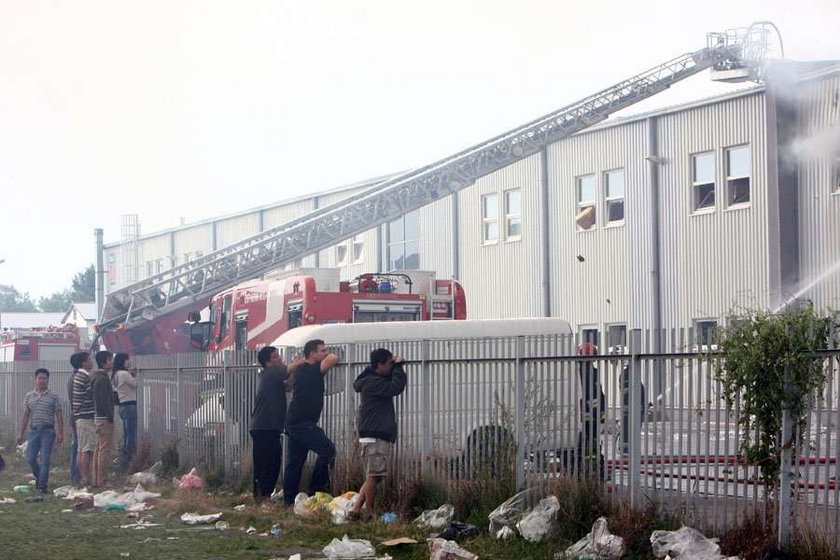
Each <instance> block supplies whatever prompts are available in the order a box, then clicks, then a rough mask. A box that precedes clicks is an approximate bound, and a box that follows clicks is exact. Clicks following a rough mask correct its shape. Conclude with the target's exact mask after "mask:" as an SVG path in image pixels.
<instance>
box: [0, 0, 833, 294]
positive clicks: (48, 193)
mask: <svg viewBox="0 0 840 560" xmlns="http://www.w3.org/2000/svg"><path fill="white" fill-rule="evenodd" d="M767 19H769V20H772V21H774V22H775V23H776V24H777V25H778V26H779V28H780V29H781V32H782V35H783V38H784V42H785V50H786V55H787V57H788V58H793V59H803V60H804V59H832V58H835V59H840V34H838V32H837V30H838V29H840V2H838V0H798V1H796V2H793V1H790V0H788V1H784V2H782V1H777V0H748V1H744V0H741V1H737V2H736V1H733V0H723V1H721V0H707V1H705V2H693V1H692V2H682V1H675V0H667V1H652V0H650V1H649V0H644V1H632V0H629V1H628V0H623V1H614V0H602V1H600V2H579V1H549V0H542V1H539V0H520V1H518V2H511V1H509V0H507V1H503V2H502V1H495V0H480V1H463V0H448V1H437V0H425V1H423V2H402V1H399V0H386V1H385V0H383V1H362V0H356V1H351V0H336V1H318V0H302V1H247V0H237V1H235V2H234V1H208V0H201V1H172V0H167V1H160V0H147V1H145V2H124V1H115V0H101V1H92V0H72V1H61V0H50V1H46V0H0V193H2V198H0V259H6V262H5V263H3V264H0V283H4V284H14V285H15V286H17V287H18V288H19V289H21V290H23V291H28V292H30V293H31V294H32V295H33V296H42V295H48V294H49V293H51V292H52V291H55V290H58V289H63V288H65V287H68V286H69V284H70V279H71V278H72V276H73V274H74V273H75V272H77V271H78V270H80V269H82V268H84V267H85V266H86V265H87V264H89V263H92V262H93V261H94V258H95V252H94V238H93V229H94V228H95V227H102V228H104V229H105V238H106V241H117V240H119V236H120V233H119V216H120V215H121V214H124V213H137V214H139V215H140V222H141V226H142V231H143V232H144V233H149V232H152V231H156V230H159V229H164V228H167V227H171V226H174V225H176V224H178V223H179V219H180V218H182V217H183V218H186V219H187V220H188V221H191V220H198V219H203V218H208V217H211V216H215V215H220V214H225V213H230V212H235V211H239V210H244V209H247V208H250V207H253V206H258V205H262V204H266V203H270V202H274V201H278V200H282V199H284V198H287V197H291V196H296V195H300V194H303V193H308V192H312V191H315V190H323V189H327V188H331V187H335V186H339V185H343V184H347V183H351V182H354V181H357V180H361V179H366V178H370V177H374V176H377V175H381V174H385V173H389V172H392V171H397V170H401V169H406V168H409V167H413V166H417V165H420V164H423V163H427V162H429V161H431V160H434V159H437V158H439V157H442V156H445V155H447V154H448V153H451V152H454V151H456V150H459V149H461V148H464V147H467V146H470V145H472V144H475V143H478V142H480V141H482V140H483V139H486V138H489V137H490V136H492V135H495V134H497V133H500V132H503V131H505V130H507V129H510V128H512V127H514V126H516V125H518V124H521V123H524V122H525V121H527V120H529V119H531V118H534V117H536V116H539V115H541V114H544V113H547V112H549V111H552V110H554V109H556V108H559V107H561V106H563V105H565V104H567V103H569V102H572V101H574V100H576V99H578V98H580V97H582V96H585V95H587V94H589V93H592V92H594V91H596V90H597V89H600V88H603V87H606V86H609V85H611V84H613V83H615V82H617V81H620V80H621V79H624V78H626V77H629V76H631V75H633V74H635V73H637V72H638V71H642V70H645V69H647V68H648V67H651V66H654V65H656V64H659V63H661V62H664V61H665V60H667V59H669V58H672V57H674V56H677V55H679V54H682V53H684V52H688V51H693V50H697V49H699V48H702V47H703V46H705V33H706V32H708V31H717V30H724V29H727V28H730V27H736V26H745V25H748V24H749V23H751V22H753V21H758V20H767ZM725 88H726V86H722V85H720V84H715V83H711V82H710V81H709V80H708V78H707V75H706V74H705V73H704V74H703V75H702V76H698V77H696V78H693V79H692V80H690V81H689V83H686V84H682V85H679V86H676V87H675V88H673V90H672V91H670V92H667V93H665V94H662V95H660V96H657V97H656V98H654V99H653V100H650V101H648V102H646V103H645V105H644V106H639V107H638V108H634V109H633V110H632V111H633V112H637V111H639V110H641V109H649V108H652V107H655V106H661V105H666V104H669V103H674V102H677V101H683V100H686V99H692V98H697V97H703V96H707V95H714V94H717V93H721V92H723V91H726V89H725Z"/></svg>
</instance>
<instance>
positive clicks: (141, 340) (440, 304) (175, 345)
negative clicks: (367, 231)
mask: <svg viewBox="0 0 840 560" xmlns="http://www.w3.org/2000/svg"><path fill="white" fill-rule="evenodd" d="M339 272H340V271H339V270H338V269H322V268H316V269H303V270H297V271H295V272H294V273H293V274H294V275H293V276H292V275H289V276H285V277H283V276H276V277H274V278H268V279H264V280H252V281H249V282H244V283H242V284H239V285H237V286H234V287H233V288H230V289H228V290H225V291H223V292H219V293H218V294H216V295H214V296H213V297H212V298H210V301H209V312H210V315H209V320H202V310H201V309H200V307H203V306H204V305H203V302H201V301H197V302H196V303H195V304H196V307H197V308H196V309H194V310H193V311H190V312H189V313H187V314H186V317H185V316H184V315H181V316H180V318H179V317H176V316H174V315H173V314H169V315H165V316H162V317H160V318H159V319H153V320H151V321H149V322H147V323H146V324H143V325H142V326H139V327H137V328H129V329H123V328H119V327H118V328H116V329H114V330H109V331H105V332H103V333H102V341H103V342H104V343H105V345H106V347H107V348H109V349H112V350H114V351H118V352H129V353H132V354H156V353H175V352H186V351H190V350H192V351H210V352H218V351H220V350H233V349H236V350H240V349H243V348H250V349H254V348H257V347H259V346H263V345H265V344H270V343H271V342H273V341H274V340H275V339H276V338H277V337H278V336H280V335H281V334H283V333H284V332H286V331H287V330H289V329H292V328H295V327H298V326H301V325H322V324H328V323H369V322H379V321H429V320H445V319H449V320H452V319H465V318H466V308H467V304H466V296H465V294H464V289H463V287H461V285H460V284H459V283H458V282H456V281H455V280H438V279H436V278H435V275H434V273H433V272H428V271H418V270H411V271H396V272H388V273H368V274H362V275H360V276H358V277H356V278H354V279H353V280H351V281H340V280H339ZM205 316H206V315H205ZM184 319H186V320H187V322H184Z"/></svg>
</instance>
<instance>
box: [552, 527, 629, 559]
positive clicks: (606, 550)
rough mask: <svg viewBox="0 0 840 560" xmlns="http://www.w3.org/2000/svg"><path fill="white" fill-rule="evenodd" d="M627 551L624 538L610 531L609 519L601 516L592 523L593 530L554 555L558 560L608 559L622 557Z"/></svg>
mask: <svg viewBox="0 0 840 560" xmlns="http://www.w3.org/2000/svg"><path fill="white" fill-rule="evenodd" d="M626 552H627V547H626V546H625V545H624V539H622V538H621V537H619V536H617V535H613V534H612V533H610V531H609V528H608V527H607V520H606V519H605V518H603V517H599V518H598V519H596V520H595V523H593V524H592V530H591V531H590V532H589V534H587V535H586V536H585V537H583V538H582V539H580V540H579V541H578V542H576V543H575V544H573V545H572V546H570V547H569V548H567V549H566V550H564V551H563V552H558V553H557V554H555V555H554V558H555V559H557V560H561V559H567V558H568V559H574V558H591V559H592V560H608V559H611V558H621V557H622V556H624V554H625V553H626Z"/></svg>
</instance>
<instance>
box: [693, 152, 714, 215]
mask: <svg viewBox="0 0 840 560" xmlns="http://www.w3.org/2000/svg"><path fill="white" fill-rule="evenodd" d="M691 159H692V175H691V177H692V184H693V187H692V188H693V190H694V209H695V210H703V209H704V208H714V207H715V153H714V152H706V153H704V154H695V155H693V156H692V157H691Z"/></svg>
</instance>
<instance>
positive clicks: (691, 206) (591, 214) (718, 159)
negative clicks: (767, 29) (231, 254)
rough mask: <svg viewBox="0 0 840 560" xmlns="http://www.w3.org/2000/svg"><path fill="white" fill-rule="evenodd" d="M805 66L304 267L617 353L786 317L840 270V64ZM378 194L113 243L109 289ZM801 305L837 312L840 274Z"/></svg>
mask: <svg viewBox="0 0 840 560" xmlns="http://www.w3.org/2000/svg"><path fill="white" fill-rule="evenodd" d="M798 69H799V72H800V78H799V79H798V81H797V82H796V83H795V84H794V85H792V86H790V87H788V88H785V90H784V92H782V93H783V95H780V94H778V93H777V92H774V90H773V89H772V87H771V88H769V89H768V88H765V87H754V88H749V89H746V90H743V91H740V92H737V93H732V94H728V95H724V96H719V97H715V98H711V99H704V100H700V101H697V102H694V103H688V104H685V105H680V106H676V107H670V108H666V109H662V110H659V111H655V112H651V113H646V114H642V115H638V116H634V117H629V118H621V119H612V120H608V121H606V122H604V123H602V124H600V125H597V126H594V127H592V128H590V129H588V130H586V131H584V132H582V133H579V134H577V135H575V136H573V137H571V138H568V139H565V140H562V141H559V142H556V143H554V144H552V145H550V146H548V147H547V148H545V149H544V150H542V152H541V153H538V154H536V155H533V156H531V157H529V158H526V159H524V160H521V161H519V162H518V163H515V164H513V165H510V166H508V167H506V168H504V169H501V170H499V171H497V172H495V173H492V174H490V175H488V176H486V177H483V178H481V179H479V180H478V181H476V183H475V184H474V185H472V186H470V187H467V188H466V189H464V190H463V191H461V192H459V193H458V194H456V195H453V196H450V197H448V198H446V199H443V200H440V201H438V202H435V203H433V204H431V205H429V206H427V207H425V208H422V209H420V210H419V211H416V212H412V213H410V214H407V215H405V216H404V217H403V218H401V219H400V220H397V221H395V222H392V223H390V224H388V225H384V226H381V227H376V228H374V229H371V230H370V231H368V232H366V233H364V234H362V235H360V236H357V237H356V238H354V239H350V240H347V241H345V242H343V243H341V244H339V245H337V246H335V247H333V248H332V249H330V250H325V251H321V252H320V253H319V254H318V255H312V256H309V257H307V258H305V259H303V261H302V262H300V263H297V264H298V265H300V266H307V267H311V266H321V267H339V268H340V269H341V272H342V276H343V277H344V278H353V277H355V276H357V275H358V274H361V273H363V272H371V271H382V270H390V269H396V268H422V269H428V270H435V271H437V273H438V276H439V277H441V278H446V277H455V278H457V279H458V280H459V281H460V282H461V283H462V284H463V285H464V287H465V290H466V292H467V300H468V316H469V317H471V318H504V317H523V316H556V317H561V318H564V319H566V320H568V321H569V322H570V323H572V325H573V326H574V327H575V328H576V329H577V330H578V331H579V332H586V333H587V334H592V333H593V332H594V331H596V330H597V331H598V332H599V333H610V340H609V341H608V343H610V344H612V343H617V342H619V341H620V340H621V338H622V337H623V336H624V333H626V330H627V329H629V328H642V329H648V328H660V327H661V328H672V327H686V326H695V327H698V328H699V329H700V331H701V332H703V333H705V332H707V330H708V327H710V326H711V325H712V324H714V323H715V322H719V321H721V320H722V319H723V318H724V317H725V316H727V315H728V314H730V313H732V312H733V311H734V312H735V313H737V309H738V307H761V308H771V309H773V308H776V307H777V306H778V305H779V304H781V303H782V302H783V301H784V300H785V299H786V298H787V297H789V296H790V295H792V294H793V293H795V292H796V291H797V290H798V289H799V288H800V287H803V286H805V285H806V284H807V283H808V282H809V280H810V279H812V278H816V277H817V276H819V275H820V273H821V272H823V271H825V270H828V269H829V267H831V266H832V265H834V264H835V263H838V262H840V173H838V170H840V166H838V163H837V162H838V160H837V159H836V158H837V157H838V156H840V146H838V145H837V140H836V139H837V136H836V130H838V129H837V128H836V127H838V126H840V101H838V100H840V64H838V63H833V62H832V63H803V64H799V65H798ZM832 127H835V128H832ZM832 130H833V131H834V134H835V136H834V142H827V143H826V142H822V143H819V142H814V143H811V144H809V141H810V139H813V138H817V139H819V138H821V137H823V136H825V134H827V133H830V132H831V131H832ZM820 135H822V136H820ZM817 148H820V149H817ZM375 182H377V180H371V181H367V182H364V183H359V184H353V185H348V186H346V187H341V188H338V189H333V190H330V191H326V192H322V193H317V194H314V195H312V196H305V197H299V198H295V199H291V200H286V201H281V202H279V203H276V204H272V205H268V206H263V207H259V208H253V209H251V210H246V211H243V212H240V213H236V214H232V215H227V216H221V217H218V218H213V219H208V220H205V221H202V222H199V223H195V224H189V225H184V226H180V227H177V228H173V229H170V230H166V231H162V232H157V233H153V234H149V235H144V236H141V237H139V238H138V239H137V240H136V241H133V242H131V246H130V248H131V250H130V251H126V248H127V245H126V244H123V243H113V244H109V245H106V247H105V255H104V262H105V266H106V269H107V273H108V274H107V280H106V286H105V289H106V293H107V292H108V291H110V290H113V289H115V288H118V287H120V286H123V285H125V284H127V283H130V281H131V280H138V279H141V278H144V277H147V276H150V275H152V274H155V273H157V272H160V271H162V270H164V269H167V268H169V267H171V266H173V265H175V264H180V263H183V262H185V261H189V260H190V259H192V258H195V257H196V256H200V255H203V254H206V253H208V252H211V251H213V250H215V249H220V248H222V247H224V246H225V245H227V244H230V243H232V242H234V241H237V240H239V239H242V238H245V237H248V236H250V235H253V234H256V233H258V232H260V231H262V230H264V229H267V228H270V227H272V226H276V225H280V224H282V223H284V222H285V221H288V220H290V219H292V218H296V217H299V216H301V215H303V214H305V213H307V212H311V211H313V210H316V209H317V208H319V207H323V206H325V205H327V204H330V203H331V202H335V201H337V200H340V199H342V198H345V197H347V196H350V195H352V194H354V193H356V192H359V191H360V190H362V189H364V188H365V187H367V186H370V185H371V184H374V183H375ZM126 255H129V256H128V257H127V256H126ZM128 259H130V260H132V262H133V263H134V264H131V263H128V262H127V260H128ZM804 296H805V297H807V298H810V299H811V300H812V301H814V303H815V304H816V305H817V306H818V307H820V308H829V307H830V308H840V273H839V274H838V275H835V276H829V277H828V278H827V279H825V281H823V282H820V283H818V284H816V285H815V286H813V287H812V288H810V289H809V290H807V291H806V293H805V294H804Z"/></svg>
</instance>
